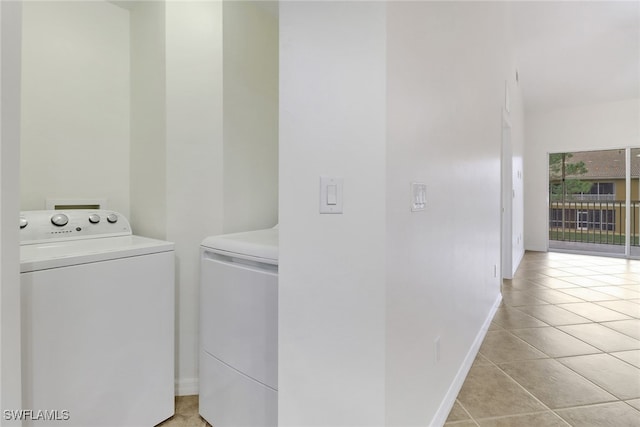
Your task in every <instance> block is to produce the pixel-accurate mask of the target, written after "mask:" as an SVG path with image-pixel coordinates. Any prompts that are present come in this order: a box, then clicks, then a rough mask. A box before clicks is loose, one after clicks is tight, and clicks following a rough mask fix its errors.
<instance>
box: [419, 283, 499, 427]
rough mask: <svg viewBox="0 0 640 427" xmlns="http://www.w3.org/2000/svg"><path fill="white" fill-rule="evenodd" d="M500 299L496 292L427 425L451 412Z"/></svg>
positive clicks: (438, 423) (439, 422) (442, 420)
mask: <svg viewBox="0 0 640 427" xmlns="http://www.w3.org/2000/svg"><path fill="white" fill-rule="evenodd" d="M501 301H502V294H498V297H497V298H496V301H495V302H494V303H493V307H492V308H491V311H489V314H488V315H487V318H486V319H485V321H484V324H483V325H482V328H480V331H478V334H477V335H476V339H475V340H474V341H473V344H472V345H471V348H470V349H469V351H468V352H467V356H466V357H465V359H464V361H463V362H462V365H461V366H460V369H458V373H457V374H456V376H455V378H454V379H453V382H452V383H451V385H450V386H449V390H448V391H447V394H446V395H445V396H444V399H442V403H440V407H439V408H438V411H437V412H436V414H435V415H434V416H433V419H432V420H431V423H429V426H431V427H436V426H442V425H444V423H445V421H446V420H447V417H448V416H449V412H451V408H453V404H454V403H455V402H456V397H458V393H460V389H461V388H462V385H463V384H464V380H465V379H466V378H467V374H468V373H469V370H470V369H471V365H473V361H474V360H475V359H476V356H477V354H478V350H480V346H481V345H482V341H484V337H485V335H487V331H488V330H489V326H490V325H491V321H492V320H493V316H495V314H496V310H498V307H499V306H500V302H501Z"/></svg>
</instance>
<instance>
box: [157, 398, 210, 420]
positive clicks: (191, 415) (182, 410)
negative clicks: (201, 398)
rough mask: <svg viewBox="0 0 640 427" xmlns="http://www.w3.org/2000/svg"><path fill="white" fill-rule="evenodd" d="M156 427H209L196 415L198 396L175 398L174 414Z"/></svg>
mask: <svg viewBox="0 0 640 427" xmlns="http://www.w3.org/2000/svg"><path fill="white" fill-rule="evenodd" d="M157 427H211V424H209V423H208V422H206V421H205V420H204V418H202V417H201V416H200V414H199V413H198V396H176V413H175V415H174V416H173V417H171V418H169V419H168V420H166V421H165V422H163V423H160V424H158V425H157Z"/></svg>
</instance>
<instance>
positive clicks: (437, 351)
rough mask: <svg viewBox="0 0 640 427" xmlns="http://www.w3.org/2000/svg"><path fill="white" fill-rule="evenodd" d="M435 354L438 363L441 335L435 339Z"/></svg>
mask: <svg viewBox="0 0 640 427" xmlns="http://www.w3.org/2000/svg"><path fill="white" fill-rule="evenodd" d="M433 356H434V360H435V361H436V363H438V362H440V337H439V336H438V337H437V338H436V339H435V340H433Z"/></svg>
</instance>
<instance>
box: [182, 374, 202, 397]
mask: <svg viewBox="0 0 640 427" xmlns="http://www.w3.org/2000/svg"><path fill="white" fill-rule="evenodd" d="M199 392H200V386H199V383H198V378H187V379H180V380H176V396H192V395H194V394H198V393H199Z"/></svg>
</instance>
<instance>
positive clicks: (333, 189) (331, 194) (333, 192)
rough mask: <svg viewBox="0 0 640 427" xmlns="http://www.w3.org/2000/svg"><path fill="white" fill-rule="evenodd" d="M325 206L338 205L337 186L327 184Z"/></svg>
mask: <svg viewBox="0 0 640 427" xmlns="http://www.w3.org/2000/svg"><path fill="white" fill-rule="evenodd" d="M327 204H328V205H337V204H338V186H337V185H334V184H329V185H328V186H327Z"/></svg>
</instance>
